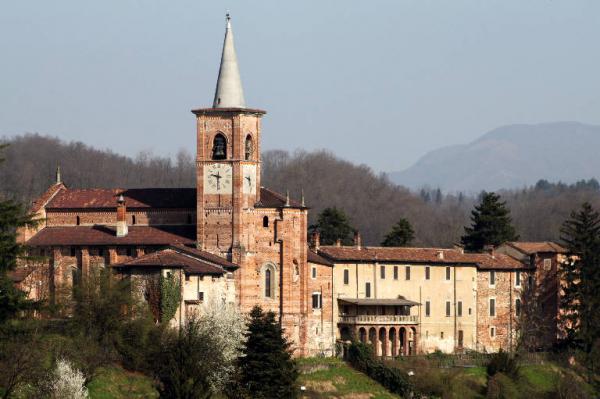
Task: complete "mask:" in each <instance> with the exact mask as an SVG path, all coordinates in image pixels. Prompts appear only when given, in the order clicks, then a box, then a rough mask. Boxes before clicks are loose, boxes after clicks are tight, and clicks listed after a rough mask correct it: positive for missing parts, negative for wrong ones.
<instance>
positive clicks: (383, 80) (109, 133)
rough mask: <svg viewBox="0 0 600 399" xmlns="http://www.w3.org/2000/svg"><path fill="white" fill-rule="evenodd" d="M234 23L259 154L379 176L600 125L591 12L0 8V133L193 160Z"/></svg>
mask: <svg viewBox="0 0 600 399" xmlns="http://www.w3.org/2000/svg"><path fill="white" fill-rule="evenodd" d="M227 10H229V11H230V13H231V16H232V24H233V31H234V35H235V43H236V48H237V53H238V60H239V63H240V71H241V75H242V81H243V85H244V91H245V95H246V104H247V106H249V107H252V108H260V109H265V110H267V112H268V113H267V115H266V116H265V118H264V123H263V133H262V140H263V142H262V145H263V150H269V149H284V150H290V151H293V150H296V149H304V150H315V149H327V150H330V151H332V152H333V153H335V154H336V155H338V156H340V157H342V158H344V159H347V160H350V161H352V162H355V163H361V164H367V165H369V166H371V167H372V168H373V169H374V170H375V171H377V172H382V171H395V170H402V169H404V168H406V167H408V166H410V165H411V164H413V163H414V162H415V161H416V160H417V159H418V158H419V157H421V156H422V155H424V154H425V153H426V152H427V151H430V150H433V149H437V148H439V147H441V146H446V145H452V144H462V143H468V142H470V141H472V140H474V139H476V138H478V137H479V136H481V135H482V134H484V133H486V132H487V131H489V130H492V129H494V128H496V127H499V126H502V125H507V124H514V123H541V122H553V121H563V120H567V121H579V122H583V123H591V124H600V112H598V110H599V109H600V77H599V71H600V51H599V50H600V44H599V43H600V1H597V0H589V1H584V0H581V1H578V0H562V1H560V0H545V1H537V0H527V1H523V0H514V1H513V0H498V1H493V0H486V1H477V0H471V1H463V0H453V1H441V0H438V1H428V0H414V1H404V0H402V1H401V0H393V1H348V0H346V1H318V0H314V1H308V0H305V1H294V2H291V1H290V2H284V1H281V0H279V1H275V0H273V1H199V0H196V1H178V0H171V1H166V0H163V1H152V0H136V1H134V0H104V1H96V2H91V1H81V0H72V1H63V0H53V1H41V0H40V1H28V0H20V1H11V2H9V1H4V2H2V4H0V57H1V58H0V136H12V135H16V134H22V133H26V132H30V133H31V132H37V133H40V134H48V135H52V136H57V137H60V138H62V139H64V140H67V141H71V140H75V141H82V142H84V143H86V144H90V145H93V146H95V147H98V148H103V149H105V148H106V149H111V150H113V151H115V152H118V153H122V154H126V155H131V156H135V155H136V154H137V153H139V152H140V151H152V152H153V153H154V154H157V155H165V156H173V155H175V153H176V152H177V151H178V150H180V149H185V150H187V151H189V152H194V151H195V148H194V145H195V144H194V136H195V122H194V116H193V114H192V113H190V110H191V109H192V108H197V107H208V106H211V104H212V99H213V96H214V89H215V84H216V78H217V73H218V68H219V60H220V54H221V46H222V42H223V35H224V28H225V12H226V11H227Z"/></svg>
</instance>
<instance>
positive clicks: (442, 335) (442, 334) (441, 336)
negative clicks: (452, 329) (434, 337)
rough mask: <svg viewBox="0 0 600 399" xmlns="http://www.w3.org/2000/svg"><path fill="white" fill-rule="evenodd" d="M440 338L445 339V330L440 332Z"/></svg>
mask: <svg viewBox="0 0 600 399" xmlns="http://www.w3.org/2000/svg"><path fill="white" fill-rule="evenodd" d="M440 338H441V339H444V332H443V331H442V332H441V333H440Z"/></svg>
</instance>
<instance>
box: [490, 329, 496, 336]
mask: <svg viewBox="0 0 600 399" xmlns="http://www.w3.org/2000/svg"><path fill="white" fill-rule="evenodd" d="M495 336H496V329H495V328H494V327H490V337H492V338H494V337H495Z"/></svg>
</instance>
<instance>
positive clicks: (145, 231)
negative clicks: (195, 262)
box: [27, 225, 196, 246]
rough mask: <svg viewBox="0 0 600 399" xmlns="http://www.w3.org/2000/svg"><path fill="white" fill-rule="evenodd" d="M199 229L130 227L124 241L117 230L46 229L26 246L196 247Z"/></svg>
mask: <svg viewBox="0 0 600 399" xmlns="http://www.w3.org/2000/svg"><path fill="white" fill-rule="evenodd" d="M195 241H196V226H189V225H188V226H129V233H128V234H127V236H125V237H117V235H116V231H115V228H114V227H109V226H100V225H98V226H69V227H45V228H43V229H42V230H40V231H39V232H38V233H37V234H36V235H34V236H33V237H32V238H31V239H30V240H29V241H27V245H29V246H48V245H169V244H175V243H180V244H193V243H195Z"/></svg>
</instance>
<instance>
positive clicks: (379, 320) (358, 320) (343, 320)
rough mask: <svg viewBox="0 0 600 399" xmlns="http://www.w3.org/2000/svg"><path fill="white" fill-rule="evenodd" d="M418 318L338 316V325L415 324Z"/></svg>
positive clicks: (414, 316) (413, 316)
mask: <svg viewBox="0 0 600 399" xmlns="http://www.w3.org/2000/svg"><path fill="white" fill-rule="evenodd" d="M418 322H419V316H416V315H412V316H400V315H358V316H340V318H339V321H338V323H340V324H417V323H418Z"/></svg>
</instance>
